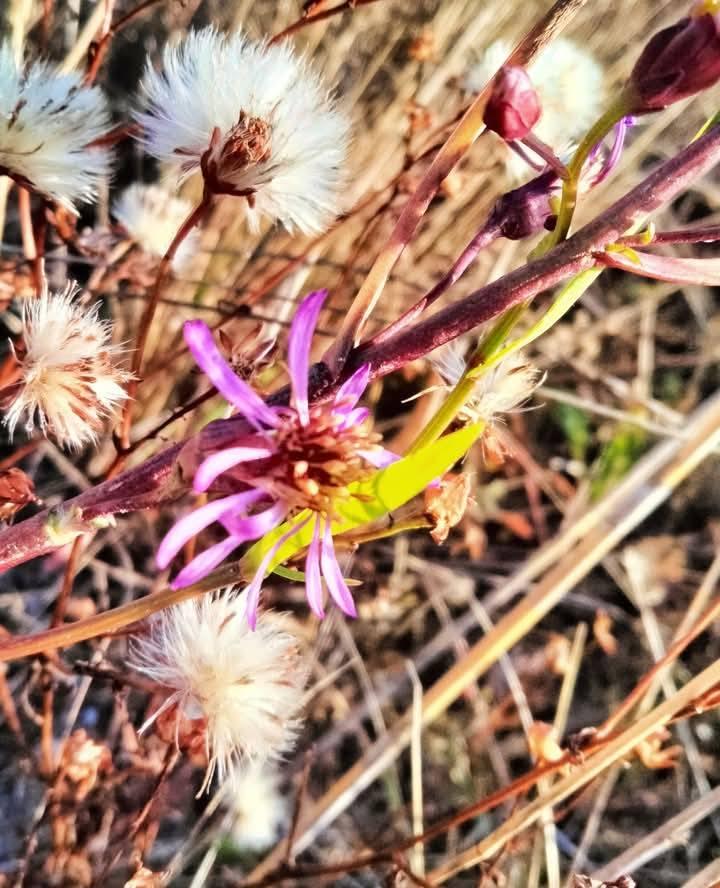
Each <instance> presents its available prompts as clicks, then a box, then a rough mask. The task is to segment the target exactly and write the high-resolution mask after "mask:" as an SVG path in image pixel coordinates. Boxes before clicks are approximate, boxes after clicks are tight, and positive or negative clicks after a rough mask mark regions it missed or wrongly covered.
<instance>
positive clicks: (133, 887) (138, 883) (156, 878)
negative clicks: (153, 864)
mask: <svg viewBox="0 0 720 888" xmlns="http://www.w3.org/2000/svg"><path fill="white" fill-rule="evenodd" d="M162 884H163V874H162V873H154V872H153V871H152V870H149V869H148V868H147V867H146V866H143V865H142V864H140V866H139V867H138V869H137V870H136V872H135V874H134V875H133V877H132V878H131V879H128V881H127V882H125V885H124V886H123V888H161V886H162Z"/></svg>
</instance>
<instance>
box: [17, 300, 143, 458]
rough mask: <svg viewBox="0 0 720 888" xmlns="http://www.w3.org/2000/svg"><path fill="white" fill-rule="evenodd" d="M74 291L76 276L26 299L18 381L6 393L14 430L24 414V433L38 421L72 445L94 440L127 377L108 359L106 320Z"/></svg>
mask: <svg viewBox="0 0 720 888" xmlns="http://www.w3.org/2000/svg"><path fill="white" fill-rule="evenodd" d="M77 292H78V287H77V285H76V284H74V283H69V284H68V285H67V287H66V288H65V290H64V291H63V292H61V293H52V292H51V291H50V290H48V288H47V286H46V287H45V288H44V289H43V292H42V293H41V295H40V296H39V297H38V298H37V299H32V300H26V301H25V302H24V304H23V336H22V339H23V341H22V343H21V345H20V346H18V348H17V351H16V355H17V358H18V361H19V371H18V372H19V381H18V382H17V383H16V384H15V385H13V386H12V387H11V391H10V392H8V391H6V392H4V394H5V396H6V400H7V399H8V397H9V398H10V399H11V403H10V406H9V407H8V408H7V410H6V413H5V423H6V425H7V427H8V429H9V431H10V434H11V435H12V434H13V433H14V431H15V428H16V426H17V424H18V423H19V422H20V421H21V420H22V421H23V424H24V428H25V431H26V432H27V433H28V434H32V432H33V431H34V430H35V427H36V426H39V428H40V430H41V432H42V433H43V434H44V435H48V436H52V437H54V438H55V439H56V440H57V441H58V443H60V444H61V445H63V446H65V447H68V448H70V449H71V450H77V449H79V448H80V447H82V446H83V445H84V444H87V443H89V442H92V441H95V440H96V439H97V435H98V431H99V430H100V429H101V428H102V426H103V424H104V422H105V421H106V420H107V419H108V418H109V417H110V416H111V415H112V414H113V413H114V411H115V409H116V408H117V406H118V405H119V404H121V403H122V402H123V401H124V400H125V399H126V398H127V393H126V391H125V389H124V388H123V387H122V386H123V384H124V383H126V382H127V381H128V380H129V379H130V374H128V373H126V372H125V371H124V370H120V369H118V367H117V366H115V364H114V363H113V361H114V359H115V358H116V357H117V354H118V351H119V349H118V348H117V347H116V346H113V345H111V344H110V335H111V326H110V324H109V323H108V322H107V321H101V320H99V318H98V311H99V305H98V304H96V305H94V306H92V307H88V306H87V305H81V304H80V302H78V300H77V299H76V298H75V296H76V294H77Z"/></svg>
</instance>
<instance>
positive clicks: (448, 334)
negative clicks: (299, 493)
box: [0, 126, 720, 570]
mask: <svg viewBox="0 0 720 888" xmlns="http://www.w3.org/2000/svg"><path fill="white" fill-rule="evenodd" d="M718 161H720V126H718V127H715V128H713V129H712V130H710V131H709V132H708V133H706V134H705V135H704V136H702V137H701V138H700V139H698V140H697V141H695V142H693V143H692V144H691V145H690V146H689V147H687V148H685V149H684V150H683V151H681V152H680V153H679V154H678V155H677V156H676V157H674V158H672V159H671V160H669V161H667V162H665V163H664V164H662V165H661V166H660V167H658V168H657V169H656V170H655V172H653V173H651V174H650V175H649V176H648V177H647V178H646V179H645V180H644V181H643V182H642V183H641V184H640V185H638V186H637V187H636V188H634V189H633V190H632V191H630V192H629V194H627V195H626V196H625V197H623V198H621V199H620V200H619V201H617V202H616V203H615V204H614V205H613V206H611V207H610V208H609V209H608V210H606V211H605V212H604V213H602V214H601V215H600V216H599V217H598V218H597V219H596V220H594V221H593V222H591V223H589V224H588V225H586V226H585V227H584V228H581V229H580V230H579V231H578V232H577V233H576V234H574V235H573V236H572V237H570V238H569V239H568V240H566V241H563V242H562V243H561V244H559V245H558V246H557V247H555V248H554V249H553V250H551V251H550V252H549V253H548V254H547V255H545V256H543V257H542V258H540V259H536V260H534V261H532V262H529V263H528V264H527V265H525V266H523V267H522V268H519V269H516V270H515V271H511V272H510V273H509V274H506V275H504V276H503V277H502V278H499V279H498V280H497V281H493V282H492V283H490V284H487V285H486V286H484V287H481V288H480V289H479V290H477V291H476V292H474V293H472V294H470V295H469V296H467V297H466V298H465V299H461V300H459V301H458V302H455V303H453V304H452V305H450V306H448V307H447V308H444V309H441V310H440V311H438V312H436V313H435V314H434V315H432V316H431V317H430V318H427V319H425V320H423V321H421V322H419V323H418V324H416V325H414V326H413V327H410V328H408V329H403V330H400V331H399V332H398V333H396V334H395V335H394V336H392V337H389V338H388V339H386V340H385V341H383V342H382V343H377V342H373V341H370V342H367V343H364V344H363V345H361V346H360V347H359V348H358V349H356V351H355V352H354V353H352V355H351V360H349V361H348V362H347V364H346V366H345V367H344V369H343V373H342V374H341V375H340V376H339V377H338V378H337V379H332V378H331V376H330V373H329V370H328V368H327V367H326V366H325V365H324V364H317V365H315V366H314V367H313V368H312V369H311V380H310V384H311V392H312V393H313V396H314V397H315V398H316V399H317V398H324V397H328V396H329V395H330V394H332V393H333V391H335V390H336V389H337V388H338V386H339V385H340V384H342V382H343V381H344V380H345V379H347V378H348V376H349V375H350V374H351V373H352V372H353V369H355V368H357V367H358V366H360V365H361V364H363V363H369V364H370V367H371V371H372V376H373V377H378V376H382V375H385V374H387V373H390V372H392V371H393V370H397V369H398V368H400V367H402V366H403V365H404V364H406V363H408V362H409V361H412V360H415V359H416V358H419V357H422V356H423V355H426V354H427V353H428V352H430V351H432V350H433V349H435V348H437V347H438V346H440V345H443V344H445V343H446V342H449V341H450V340H452V339H455V338H457V337H458V336H462V335H463V333H466V332H468V331H469V330H472V329H473V328H474V327H476V326H477V325H478V324H481V323H483V322H485V321H487V320H490V319H491V318H493V317H496V316H497V315H499V314H501V313H502V312H504V311H505V310H506V309H508V308H510V307H511V306H512V305H515V304H517V303H518V302H521V301H524V300H525V299H528V298H531V297H533V296H535V295H537V294H538V293H540V292H542V291H543V290H547V289H549V288H550V287H553V286H554V285H555V284H557V283H558V282H560V281H562V280H563V279H565V278H567V277H569V276H571V275H573V274H575V273H576V272H578V271H581V270H582V269H585V268H589V267H591V266H592V265H594V263H595V260H594V258H593V255H592V254H593V252H596V251H598V250H602V249H603V248H604V247H605V246H606V245H607V244H610V243H614V242H616V241H617V240H618V238H620V237H621V236H622V235H623V234H624V233H625V232H626V231H628V229H630V228H631V227H632V226H633V225H635V224H636V223H638V222H640V221H642V220H644V219H645V218H646V217H647V216H648V215H649V214H650V213H652V212H653V211H654V210H656V209H657V208H658V207H660V206H661V205H662V204H664V203H667V202H668V201H670V200H672V199H673V198H675V197H676V196H677V195H678V194H680V193H681V192H682V191H684V190H685V189H686V188H687V187H688V186H689V185H690V184H691V183H692V182H693V181H694V180H695V179H697V178H698V177H700V176H702V175H703V174H704V173H706V172H708V171H709V170H710V169H712V167H713V166H715V164H717V163H718ZM286 397H287V392H286V391H281V392H278V393H276V394H275V396H274V397H273V399H272V400H273V401H274V402H275V403H278V402H282V400H283V399H284V398H286ZM246 431H247V429H246V428H245V426H244V421H243V420H242V419H241V418H240V417H232V418H230V419H227V420H216V421H215V422H212V423H210V424H209V425H208V426H206V427H205V428H204V429H203V430H202V432H200V434H199V435H198V436H196V438H195V439H194V440H192V441H191V442H190V443H189V444H188V442H185V443H180V444H175V445H173V446H172V447H169V448H167V449H166V450H163V451H161V452H160V453H158V454H156V455H155V456H153V457H151V458H150V459H149V460H147V461H146V462H144V463H143V464H142V465H140V466H137V467H136V468H133V469H130V470H129V471H127V472H124V473H123V474H122V475H118V476H117V477H115V478H113V479H111V480H108V481H105V482H104V483H102V484H100V485H98V486H97V487H95V488H93V489H92V490H88V491H86V492H85V493H82V494H80V495H79V496H77V497H75V498H74V499H72V500H70V501H68V502H67V503H65V504H64V505H63V506H62V507H61V509H57V510H55V512H56V515H58V514H60V513H62V514H64V515H66V516H69V517H71V518H72V526H73V527H74V528H78V529H83V528H84V529H85V530H87V531H91V530H93V524H92V520H93V519H95V518H101V517H104V516H108V515H116V514H122V513H126V512H133V511H137V510H139V509H149V508H153V507H157V506H160V505H162V504H164V503H167V502H171V501H172V500H175V499H178V498H179V497H180V496H182V495H183V493H185V492H186V491H187V489H188V479H187V478H185V477H183V476H182V473H181V469H180V466H179V461H178V457H179V456H180V454H181V452H182V451H183V449H184V448H185V447H188V448H192V449H194V450H195V451H196V452H202V451H209V450H212V449H217V448H218V447H222V446H226V445H227V444H228V442H231V441H234V440H237V437H238V435H239V434H242V433H244V432H246ZM48 518H49V516H48V513H47V512H43V513H40V514H39V515H36V516H34V517H33V518H29V519H28V520H26V521H22V522H20V523H19V524H16V525H15V526H13V527H9V528H7V529H6V530H4V531H3V532H1V533H0V569H3V570H5V569H7V568H9V567H12V566H14V565H16V564H21V563H22V562H24V561H27V560H29V559H30V558H34V557H37V556H38V555H42V554H45V553H46V552H50V551H52V550H53V549H55V548H57V546H58V545H59V543H58V541H57V540H56V539H51V538H49V537H48V534H47V531H46V527H47V525H48Z"/></svg>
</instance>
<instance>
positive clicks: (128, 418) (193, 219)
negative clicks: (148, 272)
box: [113, 190, 212, 468]
mask: <svg viewBox="0 0 720 888" xmlns="http://www.w3.org/2000/svg"><path fill="white" fill-rule="evenodd" d="M211 203H212V195H211V194H210V192H209V191H207V190H205V192H204V193H203V197H202V200H201V201H200V203H199V204H198V205H197V206H196V207H195V209H194V210H192V212H190V213H189V214H188V217H187V219H185V221H184V222H183V224H182V225H181V226H180V228H179V229H178V231H177V234H176V235H175V237H174V238H173V240H172V243H171V244H170V246H169V247H168V248H167V251H166V253H165V255H164V256H163V257H162V259H161V260H160V265H159V266H158V272H157V277H156V278H155V284H154V285H153V288H152V290H151V292H150V298H149V299H148V302H147V305H146V306H145V311H144V312H143V316H142V318H141V319H140V328H139V331H138V336H137V340H136V341H135V351H134V353H133V360H132V365H131V372H132V374H133V377H134V378H133V379H132V381H131V382H130V384H129V385H128V399H127V401H126V402H125V408H124V410H123V416H122V420H121V425H120V434H119V440H120V448H119V449H120V453H121V454H124V453H126V452H127V450H128V448H129V447H130V425H131V422H132V405H133V399H134V398H135V395H136V394H137V390H138V386H139V385H140V371H141V369H142V362H143V355H144V354H145V346H146V345H147V340H148V335H149V333H150V327H151V326H152V322H153V318H154V317H155V312H156V310H157V307H158V302H159V300H160V293H161V291H162V285H163V284H164V282H165V278H166V277H167V275H168V273H169V271H170V268H171V266H172V261H173V259H174V258H175V254H176V253H177V251H178V248H179V247H180V245H181V244H182V242H183V241H184V240H185V238H186V237H187V236H188V235H189V234H190V232H191V231H192V230H193V228H195V226H196V225H199V224H200V222H201V221H202V219H203V217H204V216H205V214H206V213H207V211H208V210H209V208H210V205H211ZM113 468H115V467H113Z"/></svg>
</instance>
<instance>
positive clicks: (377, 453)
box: [358, 447, 400, 469]
mask: <svg viewBox="0 0 720 888" xmlns="http://www.w3.org/2000/svg"><path fill="white" fill-rule="evenodd" d="M358 456H361V457H362V458H363V459H364V460H365V462H369V463H370V465H371V466H375V468H376V469H384V468H386V467H387V466H390V465H392V464H393V463H394V462H397V461H398V460H399V459H400V457H399V456H398V455H397V454H396V453H393V452H392V451H390V450H386V449H385V448H384V447H378V448H377V449H376V450H358Z"/></svg>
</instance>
